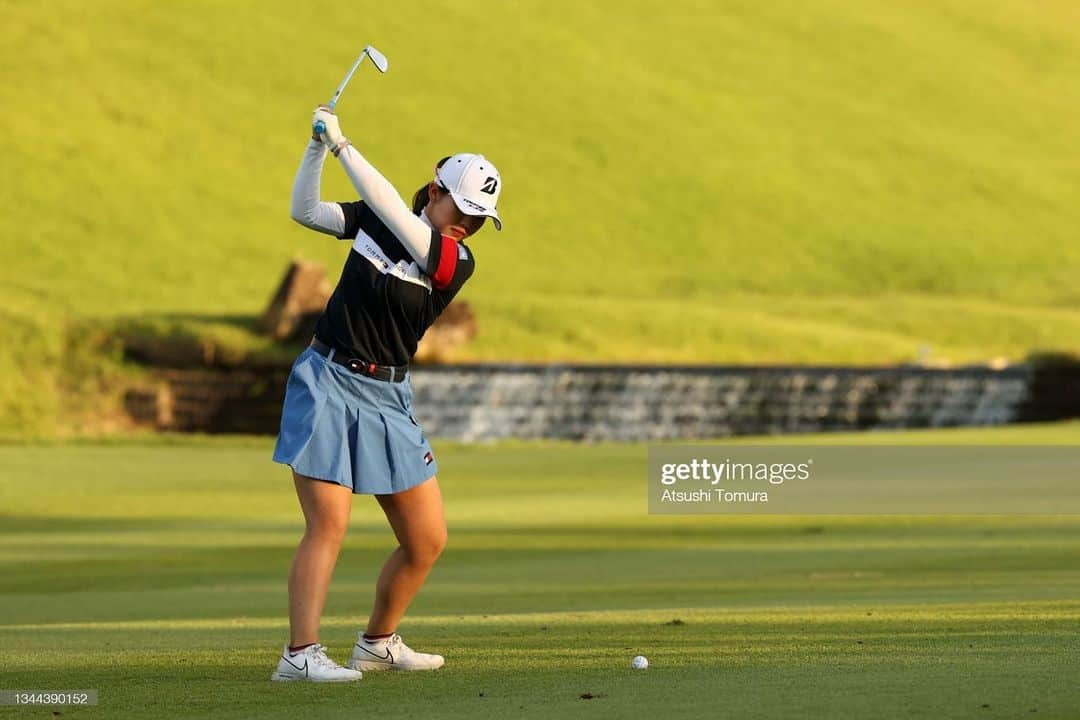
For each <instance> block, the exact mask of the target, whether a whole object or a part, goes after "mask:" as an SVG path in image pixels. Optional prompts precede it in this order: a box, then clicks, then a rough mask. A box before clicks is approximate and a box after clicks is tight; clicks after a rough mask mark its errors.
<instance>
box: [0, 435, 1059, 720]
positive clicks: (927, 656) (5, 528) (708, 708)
mask: <svg viewBox="0 0 1080 720" xmlns="http://www.w3.org/2000/svg"><path fill="white" fill-rule="evenodd" d="M1078 438H1080V427H1078V426H1077V425H1076V424H1072V425H1059V426H1046V427H1029V428H1014V429H1008V430H994V431H956V432H947V433H911V434H904V435H880V436H857V437H844V436H830V437H828V438H824V439H825V440H828V441H830V442H882V441H888V442H897V441H899V442H916V443H920V442H938V443H941V442H956V443H995V444H996V443H1008V442H1012V443H1057V444H1061V443H1068V444H1076V443H1077V441H1078ZM804 439H805V440H810V441H816V440H817V439H815V438H804ZM437 451H438V453H439V461H440V463H441V470H440V480H441V482H442V484H443V488H444V492H445V495H446V501H447V511H448V518H449V524H450V533H451V541H450V546H449V548H448V550H447V552H446V554H445V555H444V557H443V559H442V560H441V561H440V563H439V565H438V566H437V568H436V570H435V572H434V573H433V575H432V577H431V579H430V581H429V584H428V587H427V588H426V589H425V590H424V592H423V594H422V595H421V597H420V598H419V599H418V600H417V601H416V603H415V604H414V607H413V609H412V611H411V612H410V614H409V616H408V618H407V620H406V622H405V624H404V626H403V627H402V628H401V630H402V632H403V634H404V635H405V637H406V639H407V640H409V641H410V642H412V643H413V644H414V646H416V647H419V648H423V649H436V650H438V651H440V652H442V653H444V654H445V655H446V656H447V659H448V665H447V667H446V668H444V669H443V670H441V671H439V672H437V673H433V674H424V675H413V676H405V675H379V674H375V673H369V674H368V675H367V676H365V678H364V680H362V681H361V682H360V683H359V684H357V685H351V686H336V687H323V686H306V685H297V684H293V685H287V686H281V685H277V684H273V683H271V682H269V674H270V672H271V670H272V669H273V666H274V664H275V662H276V657H277V653H278V651H279V649H280V645H281V643H283V642H284V641H285V639H286V635H287V623H286V619H285V603H286V595H285V576H286V573H287V570H288V565H289V562H290V559H291V556H292V552H293V548H294V547H295V544H296V542H297V540H298V538H299V534H300V531H301V524H300V521H299V513H298V510H297V508H296V501H295V498H294V497H293V494H292V490H291V484H290V481H289V479H288V475H287V471H285V470H283V469H282V468H280V467H278V466H275V465H272V464H271V463H270V460H269V452H270V443H269V441H267V440H262V439H243V438H240V439H207V438H163V439H149V440H146V441H142V442H131V441H125V442H115V443H107V444H51V445H6V446H0V576H2V577H3V582H2V583H0V666H2V667H3V672H2V675H0V678H2V679H0V687H3V688H25V689H30V688H39V689H61V688H71V689H74V688H97V689H99V690H100V692H101V704H100V705H99V706H98V707H96V708H83V709H69V708H65V709H63V710H62V712H63V717H87V718H89V717H102V718H162V717H189V718H197V717H198V718H202V717H205V718H278V717H281V718H288V717H297V716H305V717H309V716H310V717H325V718H356V717H367V716H378V717H385V718H396V717H438V718H457V717H461V718H474V717H499V718H502V717H545V718H551V717H596V718H609V717H634V718H639V717H654V716H663V717H671V718H676V717H694V718H699V717H700V718H713V717H740V718H775V717H800V718H840V717H866V718H900V717H912V716H919V717H934V718H953V717H955V718H969V717H978V718H998V717H1000V718H1006V717H1008V718H1015V717H1021V716H1023V717H1037V718H1073V717H1076V714H1075V713H1076V708H1077V707H1080V689H1078V686H1077V684H1076V682H1075V671H1074V668H1075V667H1076V666H1077V665H1078V664H1080V629H1078V628H1080V520H1078V519H1077V518H1076V517H1066V516H1061V517H1003V516H997V517H966V518H959V517H952V518H947V517H923V518H902V517H847V518H845V517H764V518H741V519H735V518H724V517H678V518H672V517H657V516H648V515H646V512H645V493H644V488H643V471H644V470H643V467H644V458H645V448H644V447H643V446H630V445H598V446H579V445H562V444H513V445H499V446H489V447H466V446H448V445H440V446H438V447H437ZM390 548H391V538H390V533H389V531H388V530H387V529H386V528H385V526H384V521H383V520H382V518H381V516H380V515H379V513H378V511H377V510H376V508H375V506H374V503H373V502H372V501H371V500H370V498H362V497H358V498H357V502H356V503H355V505H354V508H353V525H352V528H351V530H350V535H349V538H348V539H347V541H346V547H345V549H344V551H343V554H342V557H341V560H340V562H339V566H338V569H337V572H336V575H335V578H334V583H333V586H332V589H331V595H330V599H329V602H328V606H327V608H326V619H325V622H324V628H323V637H322V640H323V642H324V643H325V644H327V645H328V646H329V647H330V648H331V654H332V655H333V656H334V657H336V658H337V659H339V660H344V659H345V657H347V654H348V651H349V647H350V644H351V642H352V638H353V633H354V632H355V631H356V630H357V628H358V627H359V626H360V624H361V623H362V621H363V619H364V613H365V612H366V610H367V608H368V603H369V598H370V595H371V592H372V581H373V579H374V576H375V573H376V572H377V568H378V566H379V563H380V562H381V560H382V558H383V556H384V555H385V554H386V552H388V551H389V549H390ZM673 621H678V622H673ZM639 653H640V654H645V655H647V656H648V657H649V659H650V660H651V662H652V666H651V668H650V669H649V670H648V671H646V672H644V673H641V672H634V671H631V670H630V668H629V662H630V658H631V657H632V656H633V655H636V654H639ZM585 694H588V695H591V696H592V698H591V699H583V698H582V695H585ZM8 715H11V716H27V717H53V715H52V710H51V709H41V710H38V711H36V712H20V711H18V710H14V709H12V708H0V716H8Z"/></svg>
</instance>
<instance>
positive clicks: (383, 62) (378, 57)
mask: <svg viewBox="0 0 1080 720" xmlns="http://www.w3.org/2000/svg"><path fill="white" fill-rule="evenodd" d="M364 53H365V54H367V56H368V57H369V58H371V62H373V63H375V67H376V68H378V70H379V72H381V73H384V72H386V71H387V70H389V69H390V62H389V61H388V60H387V59H386V56H385V55H383V54H382V53H381V52H379V51H378V50H376V49H375V48H373V47H372V46H370V45H368V46H367V47H366V48H364Z"/></svg>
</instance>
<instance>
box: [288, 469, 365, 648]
mask: <svg viewBox="0 0 1080 720" xmlns="http://www.w3.org/2000/svg"><path fill="white" fill-rule="evenodd" d="M293 484H295V485H296V496H297V497H298V498H300V507H301V509H302V510H303V511H304V522H305V523H306V529H305V530H304V537H303V538H302V539H301V540H300V546H299V547H298V548H296V555H295V557H293V563H292V568H291V569H290V570H289V633H290V634H289V645H290V646H292V647H297V646H300V645H307V644H310V643H314V642H318V641H319V621H320V620H321V618H322V611H323V606H324V605H325V604H326V594H327V591H328V590H329V589H330V578H331V576H332V575H333V574H334V566H335V565H336V564H337V558H338V553H339V551H340V550H341V542H342V540H344V539H345V530H346V529H347V528H348V526H349V512H350V510H351V509H352V490H350V489H349V488H347V487H345V486H344V485H338V484H336V483H330V482H325V481H323V480H314V479H312V478H309V477H305V476H303V475H299V474H297V473H296V472H293Z"/></svg>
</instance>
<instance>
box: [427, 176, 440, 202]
mask: <svg viewBox="0 0 1080 720" xmlns="http://www.w3.org/2000/svg"><path fill="white" fill-rule="evenodd" d="M427 197H428V203H434V202H435V201H436V200H438V199H439V186H438V185H436V184H435V181H434V180H433V181H431V182H429V183H428V186H427Z"/></svg>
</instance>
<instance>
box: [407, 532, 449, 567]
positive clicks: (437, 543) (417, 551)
mask: <svg viewBox="0 0 1080 720" xmlns="http://www.w3.org/2000/svg"><path fill="white" fill-rule="evenodd" d="M402 548H403V549H404V550H405V553H406V555H408V557H409V562H412V563H414V564H417V565H434V564H435V561H436V560H438V559H439V556H440V555H442V552H443V550H445V549H446V526H445V525H440V526H438V527H433V528H430V529H428V530H427V531H425V532H423V533H421V534H419V535H418V536H416V537H410V538H409V541H408V542H407V543H403V544H402Z"/></svg>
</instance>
